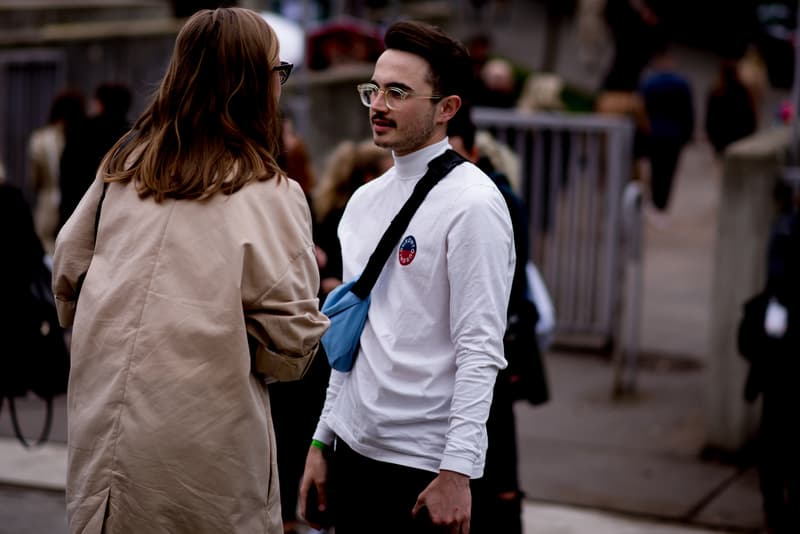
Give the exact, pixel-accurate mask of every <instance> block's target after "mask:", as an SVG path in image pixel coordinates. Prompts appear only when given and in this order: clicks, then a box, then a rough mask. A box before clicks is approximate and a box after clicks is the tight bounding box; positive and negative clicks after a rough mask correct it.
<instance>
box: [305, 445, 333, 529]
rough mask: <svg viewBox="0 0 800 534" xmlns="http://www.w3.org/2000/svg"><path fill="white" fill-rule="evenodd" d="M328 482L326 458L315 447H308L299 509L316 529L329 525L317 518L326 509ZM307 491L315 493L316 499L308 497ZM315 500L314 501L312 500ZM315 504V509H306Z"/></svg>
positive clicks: (323, 513)
mask: <svg viewBox="0 0 800 534" xmlns="http://www.w3.org/2000/svg"><path fill="white" fill-rule="evenodd" d="M327 483H328V460H327V459H326V458H325V456H324V455H323V454H322V451H321V450H320V449H318V448H317V447H313V446H312V447H310V448H309V449H308V456H306V467H305V470H304V472H303V478H302V480H301V481H300V510H302V513H303V517H304V518H305V519H306V521H308V523H309V524H310V525H311V526H312V527H314V528H315V529H317V530H320V529H322V528H323V527H327V526H330V525H323V524H321V523H320V522H318V521H317V518H319V517H321V516H323V515H325V512H326V511H327V509H328V495H327V492H326V487H327ZM309 493H316V499H314V498H313V495H312V499H310V501H312V502H309V498H308V496H309ZM313 501H316V502H313ZM308 504H311V505H312V506H316V507H317V508H316V510H308V509H307V505H308Z"/></svg>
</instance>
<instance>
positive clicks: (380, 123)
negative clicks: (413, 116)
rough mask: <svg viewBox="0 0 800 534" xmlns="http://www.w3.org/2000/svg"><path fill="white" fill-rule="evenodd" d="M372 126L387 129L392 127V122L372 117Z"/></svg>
mask: <svg viewBox="0 0 800 534" xmlns="http://www.w3.org/2000/svg"><path fill="white" fill-rule="evenodd" d="M372 125H373V126H380V127H383V128H389V127H392V126H394V121H390V120H389V119H384V118H381V117H372Z"/></svg>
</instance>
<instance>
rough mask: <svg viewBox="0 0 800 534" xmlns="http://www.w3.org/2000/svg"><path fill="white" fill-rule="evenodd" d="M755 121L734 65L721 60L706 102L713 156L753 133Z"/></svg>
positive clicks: (706, 122)
mask: <svg viewBox="0 0 800 534" xmlns="http://www.w3.org/2000/svg"><path fill="white" fill-rule="evenodd" d="M756 120H757V118H756V108H755V105H754V101H753V94H752V93H751V92H750V91H749V90H748V88H747V86H745V84H744V83H743V82H742V80H741V79H740V78H739V73H738V69H737V63H736V61H735V60H733V59H723V60H722V61H720V65H719V72H718V74H717V79H716V80H715V82H714V85H713V86H712V87H711V90H710V91H709V93H708V98H707V101H706V117H705V131H706V135H707V136H708V140H709V141H710V142H711V146H713V147H714V152H715V153H716V154H717V155H718V156H721V155H722V153H723V152H724V151H725V149H726V148H728V145H730V144H731V143H733V142H734V141H738V140H739V139H742V138H744V137H747V136H748V135H750V134H752V133H753V132H755V130H756Z"/></svg>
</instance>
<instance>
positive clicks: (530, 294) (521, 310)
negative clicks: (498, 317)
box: [503, 262, 555, 406]
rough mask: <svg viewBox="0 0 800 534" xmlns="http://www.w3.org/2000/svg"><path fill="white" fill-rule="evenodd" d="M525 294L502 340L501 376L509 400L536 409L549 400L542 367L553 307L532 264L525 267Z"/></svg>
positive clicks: (511, 315)
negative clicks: (506, 386)
mask: <svg viewBox="0 0 800 534" xmlns="http://www.w3.org/2000/svg"><path fill="white" fill-rule="evenodd" d="M526 279H527V285H528V287H527V291H526V292H525V298H523V299H520V300H519V301H517V302H516V303H515V305H514V307H513V310H510V313H509V316H508V325H507V326H506V333H505V336H504V337H503V348H504V350H505V355H506V360H507V361H508V367H507V368H506V370H505V371H504V373H503V374H504V376H505V377H506V378H507V381H508V383H509V386H510V392H511V398H512V399H514V400H515V401H516V400H525V401H528V402H529V403H531V404H532V405H534V406H539V405H541V404H544V403H546V402H548V401H549V400H550V387H549V386H548V382H547V371H546V369H545V364H544V353H545V352H546V351H547V349H548V347H549V346H550V343H551V341H552V337H553V331H554V330H555V314H554V311H553V303H552V301H551V300H550V295H549V293H548V292H547V287H546V286H545V285H544V281H543V280H542V278H541V276H540V275H539V271H538V270H537V269H536V266H535V265H534V264H533V263H532V262H528V264H527V266H526Z"/></svg>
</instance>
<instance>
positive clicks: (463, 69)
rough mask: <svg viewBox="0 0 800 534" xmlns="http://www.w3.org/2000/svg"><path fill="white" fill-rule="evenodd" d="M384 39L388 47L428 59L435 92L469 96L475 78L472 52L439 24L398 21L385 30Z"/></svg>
mask: <svg viewBox="0 0 800 534" xmlns="http://www.w3.org/2000/svg"><path fill="white" fill-rule="evenodd" d="M383 41H384V43H385V44H386V48H388V49H393V50H400V51H402V52H408V53H410V54H414V55H416V56H420V57H421V58H422V59H424V60H425V61H427V62H428V64H429V65H430V67H431V69H430V70H431V80H430V82H431V85H432V86H433V90H434V92H435V93H436V94H439V95H442V96H450V95H458V96H460V97H465V96H466V95H467V92H468V91H469V82H470V80H471V78H472V70H471V64H470V59H469V53H468V52H467V49H466V48H464V45H463V44H461V43H460V42H458V41H456V40H455V39H453V38H452V37H450V36H449V35H447V34H446V33H444V32H443V31H442V30H440V29H439V28H437V27H436V26H431V25H430V24H426V23H424V22H417V21H401V22H396V23H394V24H392V26H390V27H389V29H388V30H387V31H386V35H385V37H384V39H383Z"/></svg>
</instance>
